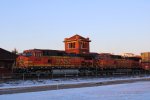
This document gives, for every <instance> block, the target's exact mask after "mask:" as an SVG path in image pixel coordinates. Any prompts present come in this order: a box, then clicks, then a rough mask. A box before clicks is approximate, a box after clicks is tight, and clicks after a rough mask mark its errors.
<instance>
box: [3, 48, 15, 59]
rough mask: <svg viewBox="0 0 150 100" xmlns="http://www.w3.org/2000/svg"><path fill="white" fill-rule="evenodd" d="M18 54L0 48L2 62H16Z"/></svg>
mask: <svg viewBox="0 0 150 100" xmlns="http://www.w3.org/2000/svg"><path fill="white" fill-rule="evenodd" d="M16 57H17V55H16V54H14V53H12V52H9V51H7V50H4V49H2V48H0V60H15V59H16Z"/></svg>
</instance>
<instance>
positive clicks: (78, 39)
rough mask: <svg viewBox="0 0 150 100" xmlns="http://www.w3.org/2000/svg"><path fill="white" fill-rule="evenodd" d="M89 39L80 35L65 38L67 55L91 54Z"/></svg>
mask: <svg viewBox="0 0 150 100" xmlns="http://www.w3.org/2000/svg"><path fill="white" fill-rule="evenodd" d="M90 42H91V40H89V38H84V37H82V36H80V35H78V34H76V35H74V36H72V37H70V38H65V40H64V43H65V51H66V52H67V53H76V54H85V53H89V52H90V44H89V43H90Z"/></svg>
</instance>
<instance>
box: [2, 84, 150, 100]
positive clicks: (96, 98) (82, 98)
mask: <svg viewBox="0 0 150 100" xmlns="http://www.w3.org/2000/svg"><path fill="white" fill-rule="evenodd" d="M20 99H21V100H150V82H137V83H130V84H119V85H108V86H99V87H87V88H76V89H62V90H52V91H43V92H30V93H20V94H9V95H0V100H20Z"/></svg>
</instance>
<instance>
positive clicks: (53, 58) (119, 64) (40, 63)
mask: <svg viewBox="0 0 150 100" xmlns="http://www.w3.org/2000/svg"><path fill="white" fill-rule="evenodd" d="M140 60H141V57H123V56H120V55H113V54H107V53H102V54H98V53H89V54H75V53H66V52H65V51H58V50H41V49H33V50H26V51H24V52H23V54H22V55H20V56H18V58H17V59H16V67H14V68H13V70H14V72H17V73H37V72H44V73H54V72H56V70H57V71H58V70H60V71H62V70H63V71H66V70H67V71H68V70H70V71H72V73H73V70H74V72H76V71H77V72H78V73H87V72H89V73H91V74H94V73H96V72H99V73H100V72H104V71H105V72H106V71H108V72H131V71H135V70H136V71H137V70H143V69H142V67H141V63H140Z"/></svg>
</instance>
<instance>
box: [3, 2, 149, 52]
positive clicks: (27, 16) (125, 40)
mask: <svg viewBox="0 0 150 100" xmlns="http://www.w3.org/2000/svg"><path fill="white" fill-rule="evenodd" d="M75 34H79V35H82V36H84V37H89V38H90V39H91V40H92V42H91V44H90V45H91V51H92V52H110V53H115V54H120V53H123V52H132V53H136V54H139V53H140V52H143V51H150V0H0V47H1V48H4V49H7V50H10V51H11V50H13V49H14V48H17V49H18V50H19V52H22V51H23V50H25V49H33V48H40V49H56V50H64V43H63V42H62V41H63V40H64V38H65V37H70V36H72V35H75Z"/></svg>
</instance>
